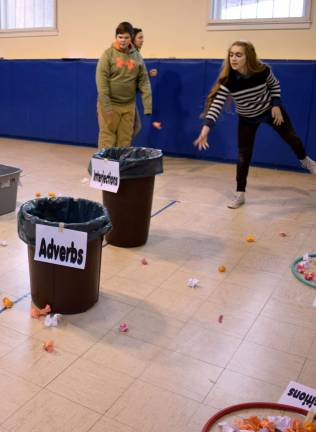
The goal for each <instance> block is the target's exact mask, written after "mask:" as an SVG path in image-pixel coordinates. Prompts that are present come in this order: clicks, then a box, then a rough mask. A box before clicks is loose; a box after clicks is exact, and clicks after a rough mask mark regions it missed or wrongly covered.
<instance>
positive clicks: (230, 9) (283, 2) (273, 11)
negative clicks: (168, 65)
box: [208, 0, 311, 30]
mask: <svg viewBox="0 0 316 432" xmlns="http://www.w3.org/2000/svg"><path fill="white" fill-rule="evenodd" d="M310 10H311V0H213V1H211V16H210V21H209V26H208V29H209V30H218V29H227V30H236V29H241V28H243V27H246V28H250V29H255V28H276V27H277V28H309V27H310V24H311V22H310Z"/></svg>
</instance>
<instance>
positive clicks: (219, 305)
mask: <svg viewBox="0 0 316 432" xmlns="http://www.w3.org/2000/svg"><path fill="white" fill-rule="evenodd" d="M93 151H94V150H93V149H91V148H90V149H89V148H85V147H75V146H65V145H54V144H47V143H40V142H32V141H23V140H9V139H4V138H2V139H0V154H1V163H2V164H5V165H12V166H18V167H20V168H22V170H23V173H22V177H21V182H22V186H20V187H19V189H18V205H19V204H21V203H22V202H24V201H26V200H29V199H32V198H33V197H34V194H35V192H36V191H40V192H42V194H46V193H47V192H48V191H55V192H57V193H58V194H61V195H67V196H74V197H85V198H89V199H92V200H96V201H98V200H100V199H101V194H100V192H99V191H97V190H93V189H91V188H90V187H89V186H88V184H86V183H84V182H82V180H83V178H85V177H87V171H86V167H87V164H88V161H89V158H90V156H91V154H92V153H93ZM164 167H165V172H164V174H163V175H161V176H157V178H156V185H155V194H154V203H153V211H157V210H159V209H161V208H162V207H164V206H165V205H166V204H168V203H169V202H170V200H177V202H176V203H175V204H174V205H172V206H170V207H169V208H167V209H166V210H165V211H163V212H162V213H160V214H158V215H157V216H155V217H154V218H152V220H151V229H150V237H149V240H148V243H147V244H146V245H145V246H143V247H139V248H134V249H121V248H115V247H112V246H107V247H106V248H104V249H103V257H102V271H101V282H100V289H101V292H100V298H99V302H98V303H97V304H96V305H95V306H94V307H93V308H92V309H90V310H89V311H88V312H86V313H84V314H80V315H68V316H64V317H63V320H62V322H61V324H60V325H59V327H57V328H49V329H48V328H45V327H44V325H43V323H42V322H40V321H37V320H33V319H31V318H30V303H31V298H30V295H27V294H28V293H29V291H30V286H29V278H28V261H27V254H26V245H25V244H24V243H22V241H20V240H19V238H18V236H17V232H16V224H17V221H16V214H15V213H14V212H13V213H10V214H7V215H3V216H0V240H6V241H7V242H8V246H7V247H0V270H1V272H0V296H1V298H2V297H4V296H9V297H10V298H12V299H13V300H18V299H21V297H23V296H24V295H26V296H25V297H24V298H22V299H21V300H20V301H19V302H17V303H16V304H15V305H14V307H13V308H12V309H10V310H5V311H3V312H2V313H0V335H1V342H0V431H1V432H6V431H21V432H27V431H30V432H31V431H32V432H37V431H41V432H42V431H45V432H53V431H54V432H56V431H65V432H68V431H69V432H70V431H76V432H86V431H90V432H101V431H102V432H103V431H106V432H199V431H200V430H201V428H202V425H203V424H204V423H205V422H206V420H207V419H208V418H209V417H210V416H211V415H212V414H214V413H215V412H216V411H218V410H219V409H221V408H224V407H226V406H228V405H231V404H234V403H238V402H247V401H255V400H256V401H271V402H275V401H277V400H278V399H279V397H280V395H281V394H282V391H283V390H284V389H285V387H286V385H287V384H288V382H289V381H290V380H295V381H299V382H301V383H303V384H305V385H308V386H310V387H314V388H315V387H316V310H315V309H313V307H312V304H313V300H314V298H315V296H316V290H314V289H313V288H309V287H307V286H304V285H303V284H301V283H300V282H298V281H297V280H296V279H295V278H294V277H293V276H292V275H291V273H290V269H289V266H290V263H291V262H292V260H293V259H294V258H295V257H296V256H298V255H302V254H303V253H305V252H313V251H314V252H315V251H316V177H312V176H310V175H308V174H304V173H297V172H287V171H279V170H269V169H260V168H252V169H251V172H250V177H249V190H248V197H247V198H248V200H247V204H246V205H245V206H244V207H243V208H240V209H238V210H229V209H227V208H226V206H225V203H226V201H227V200H228V199H229V198H230V197H231V191H232V190H233V189H234V177H235V167H234V166H233V165H229V164H220V163H212V162H205V161H196V160H188V159H180V158H165V161H164ZM280 231H284V232H286V233H287V234H288V236H287V237H285V238H282V237H280V235H279V233H280ZM247 235H253V236H255V238H256V242H254V243H247V242H246V241H245V237H246V236H247ZM142 257H146V259H147V261H148V263H149V264H148V265H147V266H145V265H142V264H141V259H142ZM220 264H224V265H225V266H226V268H227V271H226V272H225V273H219V272H218V266H219V265H220ZM190 277H195V278H198V279H199V280H200V286H199V287H198V288H196V289H191V288H189V287H187V285H186V282H187V280H188V279H189V278H190ZM220 315H223V320H222V322H219V320H218V318H219V316H220ZM121 321H126V322H127V323H128V325H129V332H128V333H127V334H121V333H119V331H118V325H119V323H120V322H121ZM45 339H53V340H54V341H55V345H56V350H55V352H53V353H51V354H49V353H47V352H45V351H43V350H42V348H41V344H42V341H43V340H45Z"/></svg>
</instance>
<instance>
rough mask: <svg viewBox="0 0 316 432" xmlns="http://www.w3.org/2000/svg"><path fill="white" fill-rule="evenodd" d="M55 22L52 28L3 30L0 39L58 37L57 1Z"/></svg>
mask: <svg viewBox="0 0 316 432" xmlns="http://www.w3.org/2000/svg"><path fill="white" fill-rule="evenodd" d="M53 2H54V7H53V14H54V15H53V22H54V25H53V26H52V27H28V28H27V27H25V28H14V29H1V28H0V38H11V37H36V36H56V35H58V27H57V0H53Z"/></svg>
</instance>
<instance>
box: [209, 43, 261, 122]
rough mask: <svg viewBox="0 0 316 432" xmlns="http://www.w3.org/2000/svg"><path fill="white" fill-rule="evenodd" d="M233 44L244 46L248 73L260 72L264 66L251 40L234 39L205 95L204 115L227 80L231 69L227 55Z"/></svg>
mask: <svg viewBox="0 0 316 432" xmlns="http://www.w3.org/2000/svg"><path fill="white" fill-rule="evenodd" d="M233 46H239V47H242V48H244V50H245V54H246V66H247V72H248V73H249V74H253V73H256V72H261V71H262V70H263V69H264V68H265V67H266V66H265V64H264V63H262V62H261V61H260V60H259V59H258V57H257V53H256V50H255V47H254V46H253V45H252V43H251V42H248V41H236V42H234V43H232V44H231V46H230V47H229V49H228V52H227V56H226V58H225V60H224V62H223V65H222V68H221V71H220V73H219V75H218V77H217V80H216V82H215V84H214V85H213V87H212V88H211V90H210V92H209V94H208V95H207V99H206V103H205V109H204V115H206V114H207V112H208V110H209V108H210V106H211V104H212V102H213V100H214V98H215V95H216V93H217V92H218V90H219V88H220V86H221V85H222V84H225V83H226V82H227V80H228V77H229V75H230V73H231V71H232V67H231V65H230V59H229V56H230V50H231V49H232V47H233Z"/></svg>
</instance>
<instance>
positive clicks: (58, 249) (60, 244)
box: [34, 224, 88, 269]
mask: <svg viewBox="0 0 316 432" xmlns="http://www.w3.org/2000/svg"><path fill="white" fill-rule="evenodd" d="M87 240H88V234H87V233H86V232H82V231H75V230H70V229H64V228H63V229H60V228H59V227H52V226H47V225H41V224H36V238H35V255H34V260H35V261H42V262H46V263H49V264H59V265H62V266H66V267H74V268H79V269H84V268H85V265H86V256H87Z"/></svg>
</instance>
